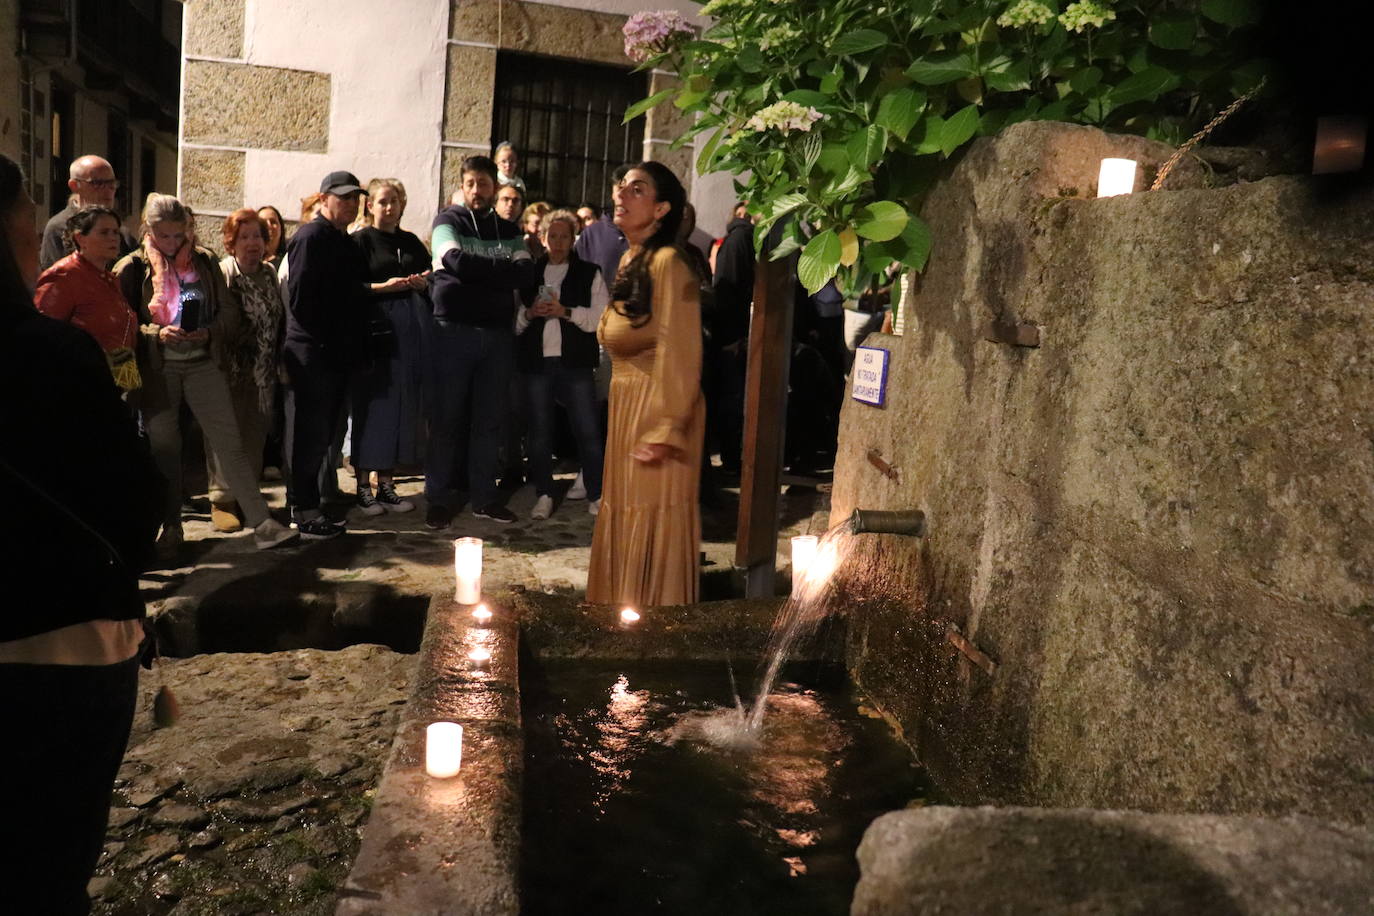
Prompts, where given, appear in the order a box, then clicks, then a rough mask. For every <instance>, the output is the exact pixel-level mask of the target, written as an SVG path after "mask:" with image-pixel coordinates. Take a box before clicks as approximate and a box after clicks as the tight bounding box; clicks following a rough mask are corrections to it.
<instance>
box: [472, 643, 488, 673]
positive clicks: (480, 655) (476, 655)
mask: <svg viewBox="0 0 1374 916" xmlns="http://www.w3.org/2000/svg"><path fill="white" fill-rule="evenodd" d="M468 658H469V659H471V660H472V664H473V665H474V666H476V667H478V668H480V667H482V666H483V665H485V664H486V663H487V662H489V661H490V660H491V650H489V649H483V648H482V647H481V646H478V647H477V648H476V649H473V650H472V651H471V652H469V653H468Z"/></svg>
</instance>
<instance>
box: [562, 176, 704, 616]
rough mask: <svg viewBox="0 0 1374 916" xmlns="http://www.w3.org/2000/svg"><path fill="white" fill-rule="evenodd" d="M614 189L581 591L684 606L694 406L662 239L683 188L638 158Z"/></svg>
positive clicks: (678, 287) (692, 296) (687, 344)
mask: <svg viewBox="0 0 1374 916" xmlns="http://www.w3.org/2000/svg"><path fill="white" fill-rule="evenodd" d="M614 197H615V224H616V225H617V226H618V227H620V231H621V232H623V233H624V234H625V238H626V240H627V241H628V242H629V243H630V249H629V251H627V252H626V253H625V255H624V257H623V258H622V259H621V266H620V271H619V273H618V274H617V276H616V279H615V283H614V285H613V287H612V295H611V298H612V300H613V301H612V304H611V307H610V308H608V309H606V311H605V313H604V314H603V315H602V316H601V326H600V328H599V330H598V332H597V336H598V337H599V338H600V340H601V344H602V346H604V347H605V348H606V351H607V352H608V353H609V354H610V355H611V399H610V429H609V432H608V434H607V437H606V464H605V469H606V470H605V480H604V483H603V489H602V500H601V512H600V514H599V515H597V518H596V533H595V535H594V536H593V538H592V556H591V568H590V570H589V572H588V575H587V600H588V601H590V602H592V603H596V604H612V603H614V604H628V605H633V606H635V607H649V606H652V605H664V604H689V603H691V602H694V601H696V600H697V570H698V555H699V551H700V545H701V515H700V513H699V511H698V508H697V484H698V480H699V478H700V473H701V447H702V434H703V431H704V428H705V420H706V407H705V404H704V402H703V401H702V397H701V307H700V304H699V301H698V286H697V279H696V276H695V275H694V274H693V273H692V269H691V267H689V266H688V264H687V261H686V260H685V259H684V258H683V257H682V254H681V253H680V252H679V251H678V250H677V248H676V247H675V244H674V240H675V238H676V235H677V229H678V226H679V224H680V223H681V222H682V211H683V207H684V206H685V205H686V193H685V192H684V191H683V189H682V183H681V182H680V181H678V179H677V176H675V175H674V174H673V173H672V171H670V170H669V169H668V168H667V167H665V166H664V165H662V164H661V163H658V162H641V163H640V164H639V165H637V166H635V167H634V168H633V169H631V170H630V171H629V172H628V173H627V174H626V175H625V178H624V180H623V181H621V183H620V184H619V185H617V186H616V188H615V193H614Z"/></svg>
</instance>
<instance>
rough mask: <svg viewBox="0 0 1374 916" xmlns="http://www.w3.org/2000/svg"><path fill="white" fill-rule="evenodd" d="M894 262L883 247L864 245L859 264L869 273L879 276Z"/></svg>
mask: <svg viewBox="0 0 1374 916" xmlns="http://www.w3.org/2000/svg"><path fill="white" fill-rule="evenodd" d="M895 260H897V259H896V258H894V257H893V256H892V255H890V254H888V253H887V249H886V248H885V247H884V246H882V245H865V246H864V253H863V258H862V260H861V263H862V264H863V266H864V269H865V270H867V271H868V272H869V273H874V274H881V273H882V272H883V271H885V270H887V266H888V265H889V264H891V263H892V262H893V261H895Z"/></svg>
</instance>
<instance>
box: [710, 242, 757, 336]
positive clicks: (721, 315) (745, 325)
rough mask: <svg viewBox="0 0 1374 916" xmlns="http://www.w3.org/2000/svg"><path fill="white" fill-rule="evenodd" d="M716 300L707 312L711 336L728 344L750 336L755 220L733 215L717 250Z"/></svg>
mask: <svg viewBox="0 0 1374 916" xmlns="http://www.w3.org/2000/svg"><path fill="white" fill-rule="evenodd" d="M713 286H714V288H715V293H716V295H715V302H714V303H713V305H712V308H711V314H709V315H707V316H705V317H706V323H707V325H708V327H709V329H710V331H711V340H712V342H713V343H714V344H715V345H717V346H722V347H723V346H726V345H728V344H732V343H734V342H735V341H738V340H743V339H744V338H746V337H748V336H749V307H750V305H751V304H752V303H753V301H754V224H753V223H752V222H750V221H749V220H747V219H734V220H731V221H730V225H728V226H726V227H725V241H723V242H721V243H720V250H719V251H717V252H716V276H715V281H714V283H713Z"/></svg>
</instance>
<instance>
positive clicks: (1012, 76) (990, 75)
mask: <svg viewBox="0 0 1374 916" xmlns="http://www.w3.org/2000/svg"><path fill="white" fill-rule="evenodd" d="M983 82H984V83H986V84H987V87H988V88H989V89H991V90H993V91H994V92H1020V91H1021V90H1023V89H1029V88H1030V59H1029V58H1025V57H1023V58H1022V59H1020V60H1017V61H1013V62H1012V63H1011V64H1010V65H1008V66H1007V67H1005V68H1000V69H997V70H986V71H984V72H983Z"/></svg>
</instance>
